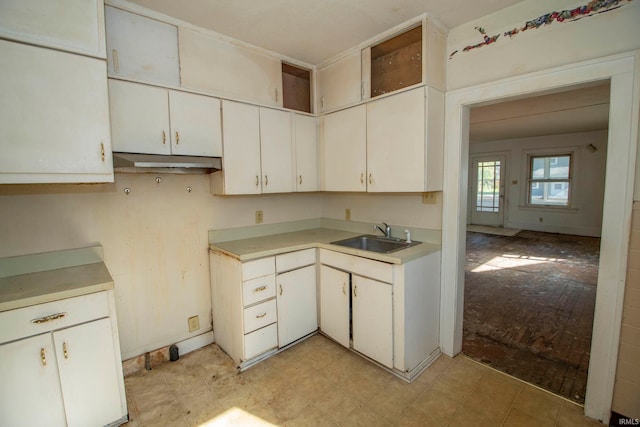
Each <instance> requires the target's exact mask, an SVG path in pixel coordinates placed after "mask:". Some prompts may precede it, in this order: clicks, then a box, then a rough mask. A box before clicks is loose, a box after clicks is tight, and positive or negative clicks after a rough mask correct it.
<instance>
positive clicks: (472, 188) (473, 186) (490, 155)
mask: <svg viewBox="0 0 640 427" xmlns="http://www.w3.org/2000/svg"><path fill="white" fill-rule="evenodd" d="M480 159H500V160H502V164H501V165H500V195H501V198H502V200H501V201H500V206H499V209H500V211H499V214H500V215H502V220H501V225H499V226H498V227H505V224H506V223H507V186H506V176H507V163H508V159H509V153H508V152H506V151H500V152H487V153H474V154H470V155H469V171H472V170H473V162H474V161H476V160H480ZM471 178H473V181H472V180H471ZM477 185H478V179H477V177H472V176H471V174H469V195H468V196H469V198H468V199H467V204H468V205H467V224H473V222H472V221H471V219H472V218H473V210H474V208H475V203H473V200H475V197H476V195H477V192H478V189H477ZM478 225H485V224H478ZM492 227H493V226H492Z"/></svg>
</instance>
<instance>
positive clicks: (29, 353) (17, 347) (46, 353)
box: [0, 333, 66, 426]
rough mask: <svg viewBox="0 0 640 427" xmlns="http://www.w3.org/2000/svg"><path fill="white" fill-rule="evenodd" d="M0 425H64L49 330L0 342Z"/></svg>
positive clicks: (63, 414) (60, 394) (58, 381)
mask: <svg viewBox="0 0 640 427" xmlns="http://www.w3.org/2000/svg"><path fill="white" fill-rule="evenodd" d="M0 360H1V361H2V363H0V378H2V381H0V425H3V426H66V422H65V413H64V404H63V402H62V393H61V391H60V380H59V378H58V367H57V366H56V355H55V352H54V349H53V344H52V342H51V334H49V333H47V334H42V335H36V336H34V337H31V338H25V339H22V340H19V341H14V342H12V343H9V344H2V345H0Z"/></svg>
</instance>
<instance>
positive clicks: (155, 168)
mask: <svg viewBox="0 0 640 427" xmlns="http://www.w3.org/2000/svg"><path fill="white" fill-rule="evenodd" d="M113 169H114V170H115V171H116V172H130V173H131V172H133V173H144V172H164V173H213V172H215V171H219V170H221V169H222V159H221V158H220V157H198V156H172V155H160V154H134V153H113Z"/></svg>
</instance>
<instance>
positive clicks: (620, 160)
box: [440, 51, 640, 423]
mask: <svg viewBox="0 0 640 427" xmlns="http://www.w3.org/2000/svg"><path fill="white" fill-rule="evenodd" d="M639 58H640V52H637V51H634V52H629V53H625V54H620V55H615V56H610V57H605V58H599V59H595V60H590V61H586V62H580V63H576V64H571V65H567V66H562V67H558V68H552V69H548V70H543V71H539V72H536V73H531V74H527V75H523V76H517V77H512V78H508V79H503V80H498V81H495V82H490V83H485V84H481V85H477V86H472V87H468V88H463V89H458V90H454V91H451V92H447V95H446V118H445V151H444V191H443V215H442V292H441V304H442V305H441V307H442V309H441V317H440V337H441V344H440V345H441V348H442V352H443V353H445V354H447V355H449V356H453V355H455V354H457V353H459V352H460V351H461V349H462V322H463V308H464V305H463V304H464V261H465V234H466V223H467V218H466V217H467V191H468V190H467V186H468V185H467V184H468V165H469V109H470V108H471V107H473V106H477V105H481V104H488V103H495V102H499V101H500V100H506V99H514V98H518V97H520V98H524V97H528V96H531V95H533V94H536V95H540V94H544V93H550V92H555V91H561V90H566V89H569V88H572V87H574V86H580V85H588V84H591V83H593V82H598V81H607V80H608V81H610V84H611V99H610V101H611V102H610V109H609V134H608V140H609V143H608V147H607V165H606V184H605V196H604V207H603V224H602V240H601V246H600V264H599V274H598V285H597V286H598V291H597V295H596V307H595V315H594V325H593V335H592V345H591V356H590V363H589V377H588V381H587V394H586V401H585V407H584V411H585V415H587V416H588V417H591V418H596V419H599V420H601V421H603V422H605V423H608V420H609V416H610V414H611V401H612V397H613V387H614V383H615V372H616V366H617V356H618V342H619V337H620V325H621V319H622V301H623V296H624V287H625V279H626V271H627V253H628V245H629V236H630V227H631V212H632V205H633V190H634V180H635V170H636V151H637V143H638V120H639V111H640V108H639V104H640V102H639V99H640V93H639V90H640V89H639V86H640V84H639V82H640V72H639V71H638V68H640V67H639V64H640V59H639Z"/></svg>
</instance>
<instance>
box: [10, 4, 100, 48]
mask: <svg viewBox="0 0 640 427" xmlns="http://www.w3.org/2000/svg"><path fill="white" fill-rule="evenodd" d="M0 36H2V37H6V38H8V39H12V40H17V41H23V42H27V43H33V44H36V45H40V46H46V47H53V48H57V49H62V50H66V51H69V52H75V53H82V54H85V55H90V56H95V57H99V58H104V57H105V40H104V4H103V2H102V0H2V1H0Z"/></svg>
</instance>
